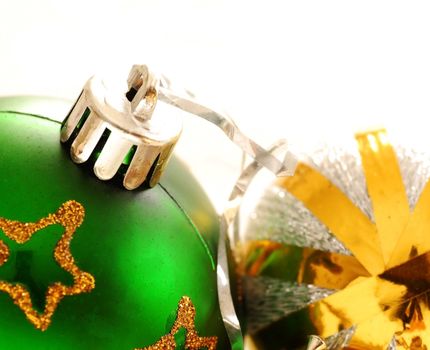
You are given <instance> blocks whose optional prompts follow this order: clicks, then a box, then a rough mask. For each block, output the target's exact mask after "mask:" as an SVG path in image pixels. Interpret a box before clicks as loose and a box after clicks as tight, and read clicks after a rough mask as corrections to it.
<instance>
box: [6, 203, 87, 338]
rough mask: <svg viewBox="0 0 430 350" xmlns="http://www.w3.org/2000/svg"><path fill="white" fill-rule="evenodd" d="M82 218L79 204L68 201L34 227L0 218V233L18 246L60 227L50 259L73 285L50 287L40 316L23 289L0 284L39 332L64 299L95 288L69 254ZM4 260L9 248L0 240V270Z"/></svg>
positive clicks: (46, 324)
mask: <svg viewBox="0 0 430 350" xmlns="http://www.w3.org/2000/svg"><path fill="white" fill-rule="evenodd" d="M84 215H85V210H84V207H83V206H82V205H81V204H80V203H78V202H76V201H68V202H66V203H64V204H63V205H62V206H61V207H60V208H59V209H58V210H57V212H56V213H54V214H50V215H48V216H47V217H45V218H42V219H40V220H39V221H37V222H35V223H22V222H19V221H13V220H8V219H4V218H0V229H1V230H3V232H4V233H5V235H6V236H7V237H8V238H10V239H11V240H13V241H15V242H17V243H19V244H24V243H25V242H27V241H28V240H30V239H31V237H32V236H33V234H34V233H36V232H37V231H39V230H42V229H44V228H45V227H47V226H50V225H55V224H60V225H61V226H63V227H64V234H63V235H62V236H61V238H60V240H59V241H58V243H57V245H56V247H55V249H54V258H55V261H56V262H57V263H58V264H59V265H60V267H61V268H63V269H64V270H66V271H67V272H69V273H70V274H71V275H72V276H73V281H74V283H73V285H72V286H65V285H63V284H62V283H60V282H56V283H54V284H52V285H50V286H49V287H48V290H47V292H46V301H45V309H44V311H43V313H42V314H40V313H38V312H37V311H36V310H35V309H34V308H33V305H32V302H31V298H30V293H29V291H28V290H27V289H26V287H24V286H23V285H21V284H18V283H9V282H6V281H0V291H3V292H6V293H8V294H9V295H10V297H11V298H12V299H13V301H14V303H15V304H16V305H17V306H18V307H19V308H20V309H21V310H22V311H23V312H24V314H25V316H26V317H27V319H28V320H29V321H30V322H31V323H32V324H33V325H34V326H35V327H36V328H37V329H39V330H41V331H45V330H46V329H47V328H48V327H49V325H50V323H51V318H52V316H53V315H54V312H55V310H56V308H57V306H58V304H59V303H60V302H61V300H62V299H63V298H64V297H65V296H71V295H77V294H81V293H88V292H90V291H92V290H93V289H94V288H95V279H94V277H93V276H92V275H91V274H89V273H87V272H83V271H81V270H80V269H79V268H78V267H77V266H76V264H75V260H74V258H73V256H72V253H71V252H70V242H71V241H72V238H73V234H74V233H75V231H76V229H77V228H78V227H79V226H80V225H81V224H82V222H83V220H84ZM8 257H9V248H8V247H7V245H6V244H5V242H4V241H2V240H0V266H1V265H3V264H4V263H5V262H6V261H7V259H8Z"/></svg>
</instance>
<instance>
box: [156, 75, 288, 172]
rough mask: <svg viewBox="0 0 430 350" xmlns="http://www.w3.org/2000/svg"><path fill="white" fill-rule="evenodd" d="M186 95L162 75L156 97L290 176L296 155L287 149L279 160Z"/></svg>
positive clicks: (222, 116) (228, 118) (229, 119)
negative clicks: (174, 87)
mask: <svg viewBox="0 0 430 350" xmlns="http://www.w3.org/2000/svg"><path fill="white" fill-rule="evenodd" d="M184 91H185V93H186V95H187V96H180V95H179V94H177V93H175V92H174V91H173V90H172V89H171V87H170V81H169V80H168V79H166V78H165V77H163V78H162V79H161V81H160V87H159V90H158V99H159V100H161V101H163V102H165V103H167V104H170V105H172V106H174V107H177V108H179V109H181V110H183V111H186V112H188V113H190V114H193V115H196V116H198V117H201V118H203V119H205V120H207V121H208V122H210V123H212V124H214V125H215V126H217V127H218V128H220V129H221V130H222V131H223V132H224V134H225V135H226V136H227V137H228V138H229V139H230V140H231V141H233V143H235V144H236V145H237V146H239V147H240V148H241V149H242V150H243V151H244V152H245V153H246V154H248V155H249V156H251V157H252V158H253V159H255V160H256V161H257V162H258V163H259V164H261V165H263V166H264V167H265V168H267V169H268V170H270V171H271V172H272V173H274V174H275V175H276V176H291V175H293V174H294V170H295V168H296V165H297V159H296V157H295V156H294V155H293V154H292V153H291V152H290V151H289V150H287V151H286V152H285V155H284V157H283V160H282V161H280V160H279V159H278V158H276V157H275V156H274V155H273V154H271V153H270V152H268V151H267V150H266V149H264V148H263V147H261V146H260V145H258V144H257V143H256V142H255V141H254V140H252V139H251V138H249V137H248V136H246V135H245V134H244V133H243V132H242V131H241V130H240V129H239V128H238V127H237V125H236V124H235V123H234V122H233V121H232V119H231V118H230V117H229V116H228V115H226V114H225V113H224V114H223V113H219V112H216V111H214V110H213V109H211V108H209V107H206V106H204V105H202V104H200V103H198V102H197V101H195V100H194V98H193V96H194V95H193V94H192V93H190V92H189V91H186V90H184Z"/></svg>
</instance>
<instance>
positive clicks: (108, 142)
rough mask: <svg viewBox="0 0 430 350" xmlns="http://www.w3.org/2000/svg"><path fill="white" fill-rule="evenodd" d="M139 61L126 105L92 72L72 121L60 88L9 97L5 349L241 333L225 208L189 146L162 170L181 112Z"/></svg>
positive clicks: (3, 145) (1, 179) (1, 108)
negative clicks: (222, 231) (192, 164)
mask: <svg viewBox="0 0 430 350" xmlns="http://www.w3.org/2000/svg"><path fill="white" fill-rule="evenodd" d="M142 72H143V73H142ZM132 73H133V74H135V75H134V76H133V75H132V74H131V75H130V79H129V86H128V89H127V91H128V92H127V96H126V99H119V100H118V101H119V102H118V101H116V102H118V104H117V105H115V103H113V104H112V105H108V106H107V107H106V106H103V107H101V105H97V104H94V101H99V102H100V101H103V99H102V98H101V97H100V96H101V95H97V93H105V94H108V93H110V92H108V91H107V90H106V91H102V90H94V89H92V88H88V89H87V87H88V85H87V86H86V87H85V88H84V92H83V93H82V95H81V96H80V98H79V100H78V102H77V103H76V105H75V106H74V107H73V109H72V111H71V113H70V114H69V117H68V119H67V120H66V122H65V123H63V125H61V123H60V122H59V121H58V120H61V119H63V117H64V115H63V116H62V115H61V112H60V113H59V112H57V111H58V110H59V109H60V110H61V109H62V108H63V107H64V104H62V102H60V101H57V100H50V99H35V98H5V99H0V308H1V311H2V312H1V315H0V348H1V349H11V350H13V349H63V350H66V349H115V350H118V349H171V348H175V347H176V348H177V349H180V348H186V349H200V348H207V349H229V348H231V347H232V346H233V347H234V346H236V348H237V346H238V345H237V344H236V345H234V344H233V345H231V344H230V342H229V341H228V338H227V333H226V331H225V327H224V323H223V318H222V316H221V312H220V308H219V302H218V294H217V276H216V267H217V259H216V252H217V241H218V236H217V235H218V225H217V221H218V218H217V216H216V213H215V212H214V210H213V209H212V207H211V205H210V203H209V201H208V199H207V198H206V196H205V194H204V193H203V191H202V189H201V188H200V187H199V185H198V183H197V182H196V181H195V180H194V179H193V177H192V176H191V174H190V173H189V171H188V170H187V169H186V168H185V167H184V165H183V164H182V163H181V162H180V161H179V160H178V159H176V158H175V157H173V159H172V160H171V162H170V164H169V166H168V167H167V169H166V171H165V174H164V175H163V177H162V180H161V183H160V184H158V180H159V178H160V176H161V173H162V171H163V170H164V168H165V163H166V162H167V160H168V158H169V156H170V153H171V150H172V148H173V146H174V143H175V142H176V139H177V137H178V135H179V132H180V126H177V125H175V126H173V125H172V124H170V127H169V128H167V129H168V130H167V131H166V129H165V128H162V123H161V124H157V123H159V122H158V119H157V121H155V119H154V120H152V119H151V118H150V117H151V114H152V112H153V111H154V107H155V101H156V100H155V99H154V98H155V97H156V93H157V91H156V90H155V88H154V87H153V85H154V83H153V81H151V80H150V79H148V77H147V76H145V74H146V73H145V71H139V70H136V69H135V70H134V71H132ZM93 83H95V81H94V80H93V81H91V82H90V83H89V84H93ZM97 83H98V82H97ZM101 88H104V86H101ZM100 91H101V92H100ZM142 91H143V93H144V95H143V96H142ZM91 93H94V95H91ZM97 99H98V100H97ZM112 101H113V100H112ZM124 101H128V102H129V104H128V105H127V107H124V104H123V105H121V103H123V102H124ZM130 105H131V107H130ZM83 106H84V107H83ZM118 106H119V107H118ZM79 108H83V109H79ZM105 108H108V109H109V108H111V109H112V110H114V109H115V108H117V111H118V110H119V111H121V113H123V115H133V117H134V118H135V119H132V120H131V121H130V120H128V121H127V120H121V119H120V118H117V119H107V118H106V115H112V114H109V113H108V114H106V113H105ZM127 108H128V109H127ZM157 108H158V107H157ZM121 113H118V115H117V117H121V116H122V115H121ZM166 115H167V114H166ZM73 118H75V119H74V120H72V119H73ZM128 122H130V123H134V124H136V125H140V126H141V127H140V129H138V132H136V130H137V129H133V130H134V133H127V131H129V130H127V128H128V125H127V123H128ZM139 123H140V124H139ZM124 125H125V127H124ZM142 125H143V126H142ZM158 127H160V128H159V129H157V128H158ZM60 128H61V138H62V141H63V144H61V143H60V142H59V133H60ZM76 140H77V142H75V141H76ZM142 145H143V146H142ZM104 147H110V151H109V152H107V151H106V149H104ZM144 148H145V149H144ZM70 153H71V157H72V159H73V160H74V161H75V162H78V163H79V162H80V163H83V164H82V165H80V166H77V165H76V164H74V163H73V162H72V161H71V160H70ZM145 153H146V154H147V155H148V156H147V157H144V154H145ZM92 167H94V171H95V173H96V175H97V176H98V177H99V178H102V179H104V180H107V179H110V180H109V181H100V180H99V179H97V178H96V177H95V176H94V174H93V173H92V172H93V170H92ZM122 184H124V186H125V187H127V188H130V189H131V188H133V189H134V190H133V191H128V190H126V189H124V188H123V187H122ZM150 186H153V188H151V189H147V188H148V187H150ZM138 187H139V188H138ZM239 346H240V344H239Z"/></svg>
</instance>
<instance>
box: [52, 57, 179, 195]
mask: <svg viewBox="0 0 430 350" xmlns="http://www.w3.org/2000/svg"><path fill="white" fill-rule="evenodd" d="M158 90H159V80H158V78H157V76H156V75H155V74H154V73H152V72H151V71H150V70H149V69H148V67H147V66H145V65H134V66H133V67H132V69H131V70H130V73H129V76H128V79H127V81H125V80H124V82H123V83H122V84H121V83H120V84H118V83H117V84H112V85H109V84H108V83H106V82H105V81H103V80H102V79H100V78H99V77H97V76H95V77H92V78H90V79H89V80H88V82H87V83H86V84H85V86H84V88H83V91H82V93H81V95H80V96H79V98H78V100H77V101H76V103H75V105H74V106H73V107H72V109H71V111H70V113H69V115H68V116H67V118H66V119H65V121H64V122H63V126H62V128H61V142H62V143H67V144H70V156H71V158H72V160H73V161H74V162H75V163H78V164H81V163H85V162H87V161H88V160H89V159H90V157H91V155H92V154H93V153H94V152H95V151H96V150H97V154H96V161H95V163H94V173H95V175H96V176H97V177H98V178H99V179H101V180H109V179H112V178H113V177H114V176H115V175H116V174H117V173H118V171H119V169H120V167H121V166H123V167H124V166H125V167H126V171H125V174H124V178H123V185H124V187H125V188H126V189H129V190H133V189H136V188H138V187H139V186H141V185H142V184H143V183H144V182H146V183H147V184H148V185H149V186H150V187H153V186H155V185H156V184H157V183H158V181H159V179H160V177H161V175H162V173H163V170H164V169H165V166H166V163H167V161H168V159H169V158H170V156H171V154H172V151H173V148H174V146H175V144H176V142H177V141H178V139H179V136H180V134H181V130H182V121H181V118H180V117H179V116H178V115H175V114H174V113H173V114H172V113H163V108H161V109H162V110H161V113H158V109H159V108H158V107H157V113H154V111H155V110H156V105H157V100H158ZM169 112H170V111H169ZM100 147H101V150H100Z"/></svg>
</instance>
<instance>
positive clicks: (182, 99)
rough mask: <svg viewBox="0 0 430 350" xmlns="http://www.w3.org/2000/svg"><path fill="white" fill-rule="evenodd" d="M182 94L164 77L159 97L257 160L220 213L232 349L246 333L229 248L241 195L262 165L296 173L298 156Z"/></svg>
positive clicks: (220, 270)
mask: <svg viewBox="0 0 430 350" xmlns="http://www.w3.org/2000/svg"><path fill="white" fill-rule="evenodd" d="M184 95H186V96H181V95H179V94H177V93H175V92H174V91H173V89H171V84H170V81H169V80H168V79H166V78H165V77H163V79H161V82H160V87H159V89H158V98H159V100H161V101H163V102H165V103H167V104H170V105H172V106H174V107H177V108H179V109H181V110H183V111H186V112H188V113H190V114H193V115H196V116H199V117H201V118H203V119H205V120H206V121H208V122H210V123H212V124H214V125H215V126H217V127H218V128H220V129H221V130H222V131H223V132H224V134H225V135H226V136H227V137H228V138H229V139H230V140H231V141H233V143H235V144H236V145H237V146H239V147H240V148H241V149H242V150H243V151H244V152H245V153H246V154H248V155H249V156H251V157H252V158H253V159H254V161H253V162H252V163H251V164H250V165H249V166H248V167H247V168H246V169H245V170H244V171H243V172H242V174H241V176H240V177H239V179H238V180H237V182H236V184H235V187H234V189H233V191H232V193H231V195H230V198H229V200H228V204H227V208H226V210H225V211H224V213H223V214H222V215H221V222H220V237H219V242H218V263H217V282H218V283H217V285H218V296H219V304H220V309H221V315H222V317H223V321H224V325H225V327H226V331H227V335H228V337H229V340H230V343H231V347H232V349H233V350H242V349H243V347H244V345H243V335H242V331H241V327H240V323H239V319H238V317H237V314H236V310H235V307H234V303H233V297H232V294H231V283H230V277H229V269H228V267H229V264H228V256H227V249H230V248H231V246H230V244H229V237H232V238H233V239H234V240H236V237H234V223H235V221H236V218H237V213H238V211H239V208H240V204H241V201H242V198H243V196H244V194H245V192H246V190H247V188H248V186H249V184H250V183H251V181H252V179H253V178H254V176H255V175H256V174H257V173H258V171H259V170H260V169H262V168H263V167H264V168H267V169H268V170H269V171H271V172H272V173H273V174H275V175H276V176H290V175H293V173H294V170H295V167H296V164H297V159H296V157H294V155H293V154H292V153H291V152H290V150H288V149H286V141H285V140H280V141H278V142H277V143H276V144H275V145H274V146H273V147H272V148H271V149H270V150H266V149H264V148H263V147H261V146H260V145H258V144H257V143H256V142H255V141H253V140H252V139H251V138H249V137H247V136H246V135H245V134H244V133H243V132H242V131H241V130H240V129H239V128H238V127H237V125H236V124H235V123H234V122H233V120H232V119H231V118H230V117H229V116H227V115H226V114H222V113H219V112H216V111H214V110H212V109H210V108H209V107H206V106H204V105H202V104H200V103H198V102H197V101H195V100H194V95H193V94H192V93H190V92H189V91H186V90H184ZM284 149H286V151H285V153H284V156H283V160H282V161H280V160H279V159H278V158H276V157H275V155H274V152H275V151H277V152H279V150H284Z"/></svg>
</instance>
